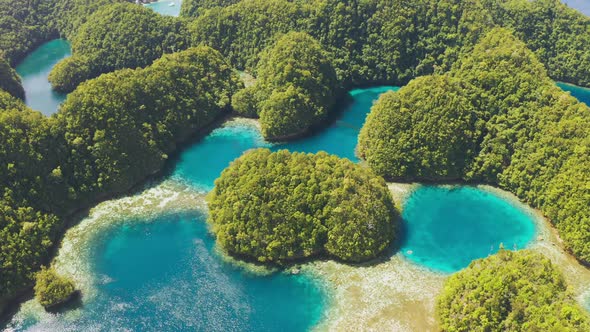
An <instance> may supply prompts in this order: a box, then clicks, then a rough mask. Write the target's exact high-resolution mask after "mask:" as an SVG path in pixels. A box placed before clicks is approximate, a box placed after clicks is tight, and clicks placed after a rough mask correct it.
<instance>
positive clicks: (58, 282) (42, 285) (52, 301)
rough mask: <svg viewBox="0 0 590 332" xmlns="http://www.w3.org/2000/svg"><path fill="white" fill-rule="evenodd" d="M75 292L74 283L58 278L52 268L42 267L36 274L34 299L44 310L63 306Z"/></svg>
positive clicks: (64, 278)
mask: <svg viewBox="0 0 590 332" xmlns="http://www.w3.org/2000/svg"><path fill="white" fill-rule="evenodd" d="M75 291H76V290H75V286H74V282H73V281H72V280H71V279H69V278H66V277H62V276H59V275H58V274H57V273H56V272H55V270H54V269H52V268H49V269H48V268H46V267H42V268H41V271H39V272H37V274H36V281H35V297H36V298H37V301H39V303H40V304H41V305H42V306H44V307H45V308H51V307H55V306H57V305H60V304H63V303H64V302H66V301H67V300H69V299H70V298H71V297H72V295H73V294H74V293H75Z"/></svg>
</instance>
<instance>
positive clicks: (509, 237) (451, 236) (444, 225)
mask: <svg viewBox="0 0 590 332" xmlns="http://www.w3.org/2000/svg"><path fill="white" fill-rule="evenodd" d="M402 218H403V220H404V225H405V240H404V242H403V244H402V247H401V252H402V254H403V255H405V256H406V257H407V258H408V259H410V260H411V261H413V262H416V263H417V264H420V265H424V266H427V267H429V268H431V269H433V270H435V271H441V272H445V273H451V272H455V271H458V270H460V269H462V268H464V267H466V266H468V265H469V263H470V262H471V261H472V260H474V259H478V258H482V257H486V256H488V255H491V254H494V253H496V252H497V251H498V249H499V247H500V245H503V246H504V247H505V248H506V249H522V248H524V247H526V245H527V244H528V243H529V242H530V241H531V240H532V239H533V238H534V235H535V233H536V230H535V224H534V222H533V218H534V216H532V215H530V214H529V213H528V212H527V211H525V210H524V209H522V207H521V206H519V205H516V204H513V203H512V202H509V201H508V200H506V199H504V198H502V197H499V196H497V195H496V194H494V193H491V192H488V191H485V190H481V189H477V188H474V187H467V186H460V187H454V186H449V187H447V186H423V187H419V188H418V189H416V190H414V191H413V192H412V194H411V195H410V196H409V198H408V199H407V201H406V202H405V204H404V208H403V211H402Z"/></svg>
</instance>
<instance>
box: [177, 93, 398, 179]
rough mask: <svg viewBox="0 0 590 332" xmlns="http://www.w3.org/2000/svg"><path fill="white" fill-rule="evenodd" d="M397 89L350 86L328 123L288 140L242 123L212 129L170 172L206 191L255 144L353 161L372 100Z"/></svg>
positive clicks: (188, 150)
mask: <svg viewBox="0 0 590 332" xmlns="http://www.w3.org/2000/svg"><path fill="white" fill-rule="evenodd" d="M398 89H399V88H398V87H390V86H383V87H377V88H370V89H362V90H353V91H351V92H350V95H351V97H352V102H351V103H350V104H349V105H347V106H346V108H345V109H344V110H343V112H342V114H340V116H339V118H338V119H337V120H336V121H335V122H334V123H333V124H332V125H330V126H329V127H328V128H326V129H324V130H322V131H320V132H318V133H317V134H315V135H313V136H310V137H306V138H303V139H300V140H296V141H292V142H288V143H280V144H270V143H268V142H265V141H264V139H263V138H262V135H261V134H260V131H258V129H256V128H255V127H253V126H247V125H243V124H236V125H228V126H225V127H223V128H219V129H215V130H214V131H213V132H212V133H211V134H210V135H208V136H207V137H205V138H204V139H203V141H202V142H200V143H196V144H194V145H192V146H191V147H189V148H188V149H186V150H185V151H183V153H182V154H181V156H180V157H179V160H178V162H177V163H176V166H175V169H174V172H173V175H172V176H173V177H174V178H176V179H180V180H183V181H186V182H188V183H190V184H191V185H193V186H195V187H197V188H199V189H201V190H205V191H209V190H211V189H212V188H213V182H214V181H215V179H216V178H218V177H219V174H221V171H223V169H224V168H226V167H227V166H228V165H229V163H230V162H231V161H232V160H234V159H235V158H237V157H239V156H241V155H242V154H243V153H244V152H246V151H247V150H249V149H253V148H259V147H267V148H270V149H271V150H280V149H289V150H291V151H300V152H318V151H326V152H328V153H331V154H335V155H338V156H340V157H343V158H349V159H350V160H353V161H357V160H358V159H357V157H356V156H355V153H354V151H355V147H356V145H357V141H358V134H359V131H360V129H361V127H362V126H363V123H364V122H365V118H366V116H367V114H368V113H369V111H370V110H371V106H372V105H373V102H374V101H375V100H376V99H377V98H378V97H379V95H380V94H382V93H384V92H386V91H392V90H393V91H395V90H398Z"/></svg>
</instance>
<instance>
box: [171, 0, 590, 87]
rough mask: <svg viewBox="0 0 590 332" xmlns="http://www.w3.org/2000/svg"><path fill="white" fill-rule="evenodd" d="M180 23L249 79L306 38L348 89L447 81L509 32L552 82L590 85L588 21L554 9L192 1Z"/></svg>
mask: <svg viewBox="0 0 590 332" xmlns="http://www.w3.org/2000/svg"><path fill="white" fill-rule="evenodd" d="M199 5H203V7H202V8H201V9H199V10H197V8H198V6H199ZM189 8H190V9H189ZM207 8H209V9H207ZM182 15H183V16H185V17H195V18H196V19H195V20H194V21H193V22H192V23H191V24H190V28H189V30H190V31H191V32H192V38H193V43H197V44H198V43H205V44H207V45H210V46H212V47H213V48H215V49H218V50H220V51H221V52H222V53H223V54H224V55H226V56H227V57H228V58H229V59H230V61H231V62H232V64H234V65H235V66H237V67H238V68H240V69H246V70H250V71H255V68H256V64H257V62H258V60H259V56H258V55H259V53H260V52H261V51H262V50H264V49H266V48H267V47H269V45H272V44H273V43H274V42H275V41H276V39H277V38H279V37H280V36H281V35H283V34H285V33H287V32H289V31H303V32H307V33H308V34H310V35H311V36H313V37H314V38H316V39H317V40H318V41H319V42H320V43H321V45H322V46H323V47H324V48H325V49H326V50H328V51H330V52H331V53H333V54H334V58H335V66H336V68H337V71H338V75H339V78H340V80H341V82H343V83H344V85H345V86H347V87H350V86H362V85H366V84H377V83H387V84H398V85H399V84H405V83H407V82H408V81H409V80H410V79H412V78H415V77H418V76H421V75H425V74H430V73H433V72H437V73H442V72H444V71H445V70H447V69H448V68H450V66H451V65H452V64H453V63H454V61H456V60H457V59H458V58H459V55H460V54H461V53H462V52H466V51H469V50H470V49H471V48H472V47H473V46H474V45H475V43H476V42H477V40H478V39H479V38H480V37H481V36H483V35H484V34H485V33H486V32H489V31H490V30H491V29H492V28H494V27H507V28H511V29H514V30H515V31H516V34H517V36H518V37H519V38H521V39H522V40H524V41H525V43H526V44H527V46H528V47H529V48H531V49H533V50H534V51H535V53H536V54H537V56H538V57H539V59H540V60H541V62H542V63H543V64H544V65H545V66H546V67H547V68H548V70H549V75H550V76H551V77H552V78H554V79H558V80H562V81H566V82H571V83H576V84H580V85H588V84H589V82H587V80H588V77H590V75H589V74H588V72H587V71H588V68H590V66H589V65H588V61H590V28H589V27H590V18H588V17H585V16H583V15H581V14H580V13H578V12H577V11H575V10H572V9H570V8H568V7H567V6H566V5H565V4H563V3H561V2H560V1H559V0H534V1H529V0H500V1H496V0H467V1H465V0H444V1H440V0H416V1H405V0H367V1H353V0H346V1H342V0H304V1H293V2H291V1H281V0H248V1H239V2H236V1H190V0H189V1H187V4H185V5H184V8H183V11H182ZM228 31H231V33H227V32H228Z"/></svg>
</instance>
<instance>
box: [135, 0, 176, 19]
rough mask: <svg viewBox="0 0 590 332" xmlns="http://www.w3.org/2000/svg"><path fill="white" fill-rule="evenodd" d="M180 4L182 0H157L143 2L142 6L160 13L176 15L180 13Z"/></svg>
mask: <svg viewBox="0 0 590 332" xmlns="http://www.w3.org/2000/svg"><path fill="white" fill-rule="evenodd" d="M181 5H182V0H159V1H156V2H152V3H148V4H145V5H144V6H146V7H147V8H150V9H152V10H153V11H155V12H156V13H159V14H162V15H167V16H178V15H180V6H181Z"/></svg>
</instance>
